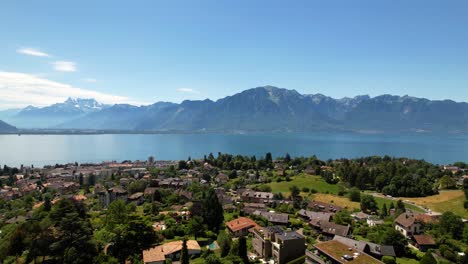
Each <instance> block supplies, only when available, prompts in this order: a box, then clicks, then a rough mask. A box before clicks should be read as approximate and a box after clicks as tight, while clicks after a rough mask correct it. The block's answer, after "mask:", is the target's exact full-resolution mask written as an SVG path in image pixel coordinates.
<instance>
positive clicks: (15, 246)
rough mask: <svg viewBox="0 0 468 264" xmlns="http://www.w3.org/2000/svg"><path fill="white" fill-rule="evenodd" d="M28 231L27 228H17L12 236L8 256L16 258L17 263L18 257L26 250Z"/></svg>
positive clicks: (20, 226)
mask: <svg viewBox="0 0 468 264" xmlns="http://www.w3.org/2000/svg"><path fill="white" fill-rule="evenodd" d="M25 240H26V231H25V227H24V226H22V225H19V226H18V227H16V228H15V230H14V231H13V233H11V235H10V239H9V244H8V249H7V252H8V253H7V254H8V255H10V256H15V257H16V261H17V262H18V256H21V254H22V253H23V251H24V250H25V249H26V242H25Z"/></svg>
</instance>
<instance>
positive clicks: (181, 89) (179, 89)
mask: <svg viewBox="0 0 468 264" xmlns="http://www.w3.org/2000/svg"><path fill="white" fill-rule="evenodd" d="M176 90H177V91H178V92H182V93H200V92H199V91H197V90H194V89H192V88H178V89H176Z"/></svg>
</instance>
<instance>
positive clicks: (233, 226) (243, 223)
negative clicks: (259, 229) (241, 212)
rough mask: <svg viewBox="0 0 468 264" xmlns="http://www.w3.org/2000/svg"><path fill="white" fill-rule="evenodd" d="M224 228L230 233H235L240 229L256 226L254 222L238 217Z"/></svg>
mask: <svg viewBox="0 0 468 264" xmlns="http://www.w3.org/2000/svg"><path fill="white" fill-rule="evenodd" d="M226 226H227V227H228V228H229V229H230V230H231V231H232V232H237V231H239V230H242V229H249V228H252V227H256V226H258V225H257V223H255V221H254V220H252V219H250V218H247V217H239V218H237V219H234V220H232V221H229V222H227V223H226Z"/></svg>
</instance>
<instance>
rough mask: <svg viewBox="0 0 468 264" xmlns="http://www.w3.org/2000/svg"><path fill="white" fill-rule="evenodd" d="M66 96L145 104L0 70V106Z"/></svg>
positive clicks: (47, 102) (39, 103) (41, 103)
mask: <svg viewBox="0 0 468 264" xmlns="http://www.w3.org/2000/svg"><path fill="white" fill-rule="evenodd" d="M68 97H75V98H94V99H96V100H97V101H99V102H102V103H106V104H124V103H125V104H134V105H144V104H148V103H146V102H140V101H137V100H133V99H131V98H128V97H125V96H118V95H112V94H106V93H101V92H97V91H93V90H88V89H83V88H78V87H73V86H71V85H69V84H64V83H59V82H55V81H51V80H48V79H44V78H41V77H38V76H35V75H31V74H26V73H18V72H4V71H0V108H1V109H7V108H17V107H18V108H19V107H25V106H28V105H34V106H47V105H51V104H54V103H58V102H63V101H65V100H66V99H67V98H68Z"/></svg>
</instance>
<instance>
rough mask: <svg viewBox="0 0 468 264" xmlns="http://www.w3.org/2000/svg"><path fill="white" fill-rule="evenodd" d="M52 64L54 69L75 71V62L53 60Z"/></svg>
mask: <svg viewBox="0 0 468 264" xmlns="http://www.w3.org/2000/svg"><path fill="white" fill-rule="evenodd" d="M52 64H53V65H54V69H55V70H56V71H61V72H75V71H76V63H74V62H73V61H55V62H53V63H52Z"/></svg>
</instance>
